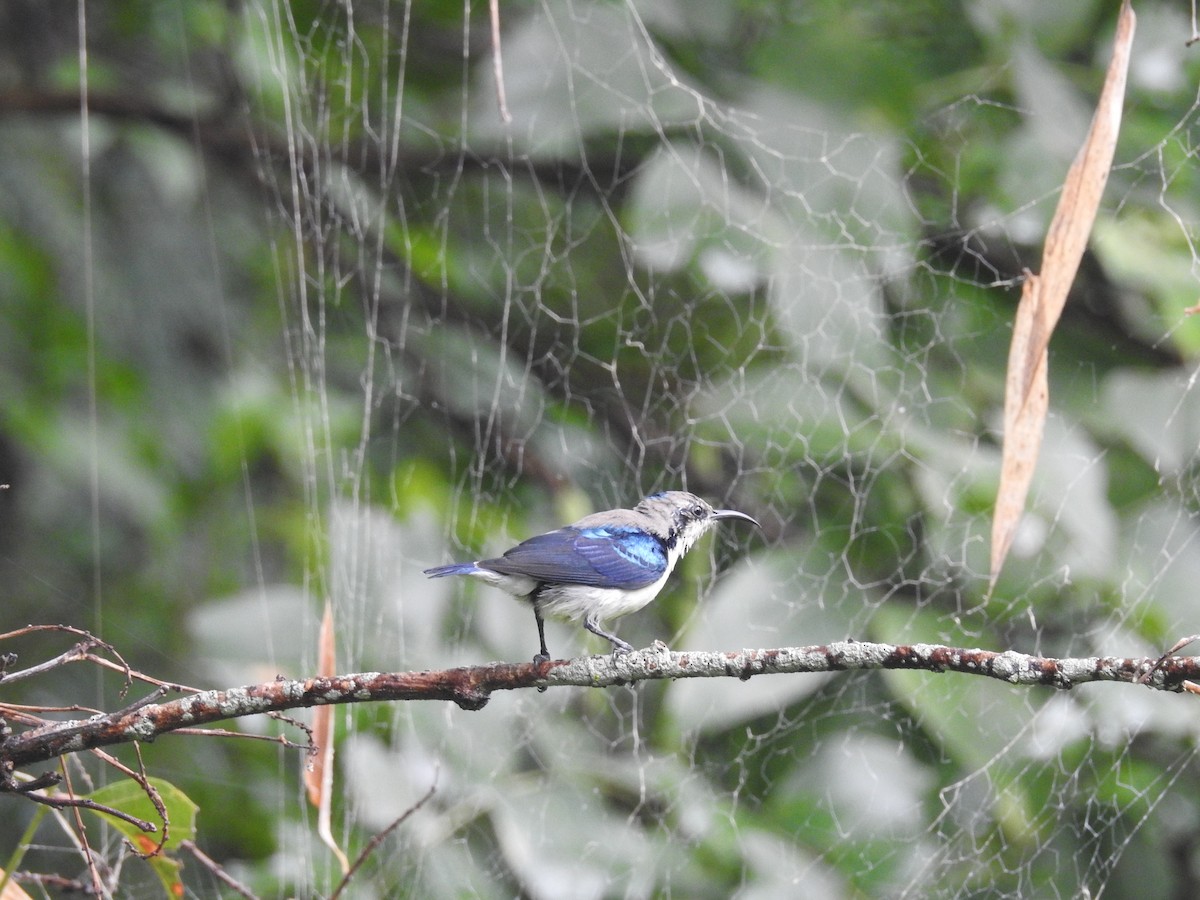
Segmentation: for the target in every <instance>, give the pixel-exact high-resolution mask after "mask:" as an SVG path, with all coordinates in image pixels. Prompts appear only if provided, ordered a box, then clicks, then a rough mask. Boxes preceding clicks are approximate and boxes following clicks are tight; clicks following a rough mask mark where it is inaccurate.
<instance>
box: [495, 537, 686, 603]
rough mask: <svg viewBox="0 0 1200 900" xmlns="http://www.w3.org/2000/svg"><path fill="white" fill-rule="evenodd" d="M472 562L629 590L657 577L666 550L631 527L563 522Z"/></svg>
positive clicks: (545, 578)
mask: <svg viewBox="0 0 1200 900" xmlns="http://www.w3.org/2000/svg"><path fill="white" fill-rule="evenodd" d="M476 565H478V566H479V567H481V568H485V569H491V570H492V571H493V572H499V573H501V574H502V575H524V576H526V577H528V578H533V579H536V580H537V581H546V582H551V583H554V584H585V585H589V586H591V587H603V588H630V589H632V588H640V587H645V586H646V585H649V584H653V583H654V582H656V581H658V579H659V578H661V577H662V574H663V572H665V571H666V569H667V550H666V547H664V546H663V543H662V541H660V540H659V539H658V538H656V537H654V536H653V535H651V534H647V533H646V532H644V531H640V530H638V529H636V528H629V527H603V526H599V527H592V528H583V529H579V528H572V527H567V528H560V529H558V530H557V531H551V532H548V533H547V534H539V535H538V536H537V537H532V538H530V539H529V540H527V541H523V542H522V543H520V544H517V546H515V547H513V548H512V549H511V550H509V551H508V552H507V553H505V554H504V555H503V556H501V557H498V558H496V559H485V560H481V561H480V562H478V563H476Z"/></svg>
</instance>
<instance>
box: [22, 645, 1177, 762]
mask: <svg viewBox="0 0 1200 900" xmlns="http://www.w3.org/2000/svg"><path fill="white" fill-rule="evenodd" d="M871 669H914V670H924V671H928V672H959V673H963V674H968V675H983V676H986V677H989V678H995V679H998V680H1000V681H1004V682H1007V683H1009V684H1026V685H1045V686H1049V687H1055V688H1060V689H1066V688H1071V687H1074V686H1076V685H1079V684H1086V683H1088V682H1093V681H1123V682H1127V683H1130V684H1133V683H1136V682H1139V681H1142V680H1143V679H1144V682H1143V683H1144V684H1145V685H1146V686H1148V687H1151V688H1155V689H1158V690H1171V691H1180V690H1183V689H1184V688H1185V687H1187V686H1188V683H1189V682H1192V681H1197V680H1200V657H1165V658H1163V659H1160V660H1154V659H1148V658H1132V659H1127V658H1121V657H1087V658H1078V659H1051V658H1045V657H1038V656H1029V655H1027V654H1024V653H1017V652H1015V651H1012V650H1008V651H1004V652H996V651H992V650H975V649H960V648H955V647H945V646H941V645H936V644H913V645H908V646H904V645H894V644H875V643H864V642H860V641H840V642H837V643H832V644H825V645H819V646H812V647H785V648H782V649H776V650H740V651H680V652H672V651H670V650H668V649H667V648H666V647H664V646H662V645H657V646H655V647H652V648H650V649H646V650H639V651H635V652H633V653H627V654H623V655H608V656H589V657H580V658H578V659H571V660H550V661H549V662H545V663H541V664H534V663H490V664H488V665H482V666H470V667H464V668H458V669H445V670H440V671H429V672H389V673H378V672H367V673H360V674H353V675H337V676H333V677H330V678H308V679H303V680H285V679H279V680H277V681H272V682H268V683H266V684H255V685H248V686H246V687H239V688H233V689H231V690H226V691H204V692H201V693H196V694H190V695H188V696H186V697H180V698H178V699H174V700H167V701H163V702H156V703H135V704H133V705H131V706H129V707H126V708H125V709H123V710H119V711H117V712H113V713H108V714H101V715H95V716H92V717H90V718H87V719H82V720H71V721H63V722H54V723H50V724H46V725H42V726H40V727H38V728H33V729H30V730H28V731H23V732H20V733H16V734H11V735H9V736H7V737H6V738H5V739H4V740H3V741H2V742H0V771H8V772H11V771H12V770H13V769H14V768H19V767H21V766H27V765H30V764H32V763H37V762H44V761H46V760H49V759H53V758H55V757H58V756H61V755H64V754H67V753H77V752H79V751H81V750H90V749H93V748H96V747H104V746H111V745H115V744H122V743H129V742H131V741H152V740H154V739H155V738H157V737H158V736H159V735H162V734H168V733H170V732H172V731H176V730H178V729H182V728H195V727H196V726H199V725H205V724H209V723H212V722H220V721H224V720H228V719H236V718H240V717H242V716H249V715H257V714H259V713H267V712H279V711H282V710H287V709H297V708H303V707H309V706H320V705H323V704H340V703H366V702H377V701H388V700H450V701H453V702H454V703H457V704H458V705H459V706H461V707H462V708H463V709H469V710H476V709H481V708H482V707H483V706H484V705H486V704H487V701H488V699H489V697H490V696H491V694H492V692H494V691H507V690H516V689H518V688H532V687H565V686H574V687H608V686H612V685H618V684H630V683H633V682H637V681H648V680H658V679H664V678H671V679H674V678H720V677H730V676H732V677H735V678H741V679H749V678H752V677H754V676H758V675H784V674H802V673H806V672H838V671H865V670H871ZM0 712H2V707H0Z"/></svg>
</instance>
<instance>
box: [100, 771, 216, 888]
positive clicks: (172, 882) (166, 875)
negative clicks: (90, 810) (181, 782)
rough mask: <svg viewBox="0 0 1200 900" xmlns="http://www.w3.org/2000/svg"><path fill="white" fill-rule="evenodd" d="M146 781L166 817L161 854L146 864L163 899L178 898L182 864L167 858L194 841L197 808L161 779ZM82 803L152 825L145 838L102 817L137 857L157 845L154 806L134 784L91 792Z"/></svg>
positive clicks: (119, 821)
mask: <svg viewBox="0 0 1200 900" xmlns="http://www.w3.org/2000/svg"><path fill="white" fill-rule="evenodd" d="M147 781H148V782H149V783H150V785H151V786H152V787H153V788H154V790H155V791H157V792H158V796H159V797H160V798H161V799H162V803H163V807H164V809H165V810H166V814H167V823H168V831H167V840H166V842H165V843H164V844H163V848H162V851H161V852H160V853H158V854H156V855H155V856H152V857H150V858H149V859H147V860H146V861H147V862H148V863H149V864H150V866H151V868H152V869H154V872H155V874H156V875H158V877H159V880H160V881H162V885H163V892H164V894H165V895H166V896H167V897H172V898H173V897H178V896H180V895H181V894H182V892H183V882H182V881H181V880H180V877H179V873H180V871H181V870H182V868H183V864H182V863H181V862H179V860H177V859H173V858H171V853H172V852H173V851H174V850H175V849H176V848H178V847H179V844H180V842H181V841H185V840H187V841H190V840H193V839H194V838H195V836H196V811H197V810H198V809H199V807H198V806H196V804H195V803H193V802H192V800H191V798H190V797H188V796H187V794H185V793H184V792H183V791H181V790H180V789H179V788H177V787H175V785H173V784H171V783H170V782H169V781H164V780H163V779H161V778H149V779H147ZM85 799H88V800H91V801H92V802H94V803H99V804H101V805H103V806H109V807H112V808H113V809H117V810H120V811H121V812H123V813H126V814H128V815H130V816H134V817H136V818H139V819H144V820H146V821H147V822H153V823H154V824H155V826H156V827H157V828H158V831H157V832H155V833H150V834H148V833H146V832H144V831H142V830H141V829H140V828H138V827H137V826H136V825H134V824H132V823H131V822H126V821H125V820H124V819H118V818H116V817H113V816H107V815H106V816H105V817H104V820H105V822H106V823H107V824H108V825H110V826H112V827H113V828H115V829H116V830H117V831H119V832H120V833H121V834H123V835H125V837H127V838H129V842H130V843H131V844H132V845H133V846H134V848H135V849H136V850H137V851H138V852H139V853H149V852H151V851H152V850H154V848H155V847H156V846H157V845H158V841H159V839H160V838H161V837H162V828H163V822H162V817H161V816H160V814H159V812H158V810H157V809H155V807H154V803H153V802H152V801H151V800H150V797H149V796H148V795H147V793H146V791H145V790H144V789H143V788H142V786H141V785H139V784H138V783H137V782H135V781H132V780H129V779H126V780H123V781H117V782H114V783H112V784H108V785H105V786H104V787H102V788H100V789H99V790H96V791H93V792H92V793H91V794H90V795H89V796H88V797H87V798H85ZM102 815H103V814H102Z"/></svg>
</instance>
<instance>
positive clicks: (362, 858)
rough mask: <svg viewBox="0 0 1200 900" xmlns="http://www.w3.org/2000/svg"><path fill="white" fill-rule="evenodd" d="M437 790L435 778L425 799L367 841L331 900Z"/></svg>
mask: <svg viewBox="0 0 1200 900" xmlns="http://www.w3.org/2000/svg"><path fill="white" fill-rule="evenodd" d="M436 790H437V779H436V778H434V782H433V784H431V785H430V786H429V790H427V791H426V792H425V796H424V797H422V798H421V799H420V800H418V801H417V802H416V803H414V804H413V805H412V806H410V807H409V808H408V809H406V810H405V811H404V813H403V814H402V815H401V816H400V818H398V819H396V821H395V822H393V823H392V824H391V825H389V826H388V827H387V828H385V829H383V831H380V832H379V833H378V834H375V835H374V836H373V837H372V838H371V840H369V841H367V846H365V847H363V850H362V853H360V854H358V856H357V857H356V858H355V860H354V863H353V864H352V865H351V866H350V868H349V869H348V870H347V872H346V874H345V875H343V876H342V880H341V881H339V882H338V886H337V887H336V888H334V891H333V893H332V894H331V895H330V898H329V900H337V898H338V897H340V896H341V895H342V891H344V890H345V889H346V887H347V886H348V885H349V884H350V879H351V878H352V877H354V873H355V872H357V871H358V870H359V868H360V867H361V866H362V864H363V863H365V862H366V861H367V857H369V856H370V855H371V854H372V853H374V852H375V849H376V848H377V847H378V846H379V845H380V844H382V843H383V842H384V840H385V839H386V838H387V836H388V835H389V834H391V833H392V832H393V831H395V830H396V829H397V828H399V827H400V826H401V825H402V824H404V822H405V820H407V819H408V817H409V816H411V815H412V814H413V813H415V812H416V811H417V810H419V809H420V808H421V807H422V806H424V805H425V804H426V803H427V802H428V800H429V798H430V797H432V796H433V795H434V792H435V791H436Z"/></svg>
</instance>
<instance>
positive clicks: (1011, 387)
mask: <svg viewBox="0 0 1200 900" xmlns="http://www.w3.org/2000/svg"><path fill="white" fill-rule="evenodd" d="M1135 19H1136V17H1135V16H1134V14H1133V8H1132V7H1131V6H1130V5H1129V0H1124V2H1123V3H1122V4H1121V13H1120V16H1119V17H1118V19H1117V34H1116V40H1115V42H1114V44H1113V56H1112V61H1111V62H1110V63H1109V65H1108V74H1107V75H1106V76H1105V79H1104V88H1103V90H1101V92H1100V99H1099V101H1098V102H1097V104H1096V114H1095V116H1094V117H1093V118H1092V127H1091V128H1090V129H1089V130H1088V135H1087V138H1086V140H1085V141H1084V143H1083V146H1082V147H1081V148H1080V150H1079V153H1078V155H1077V156H1076V157H1075V161H1074V162H1072V163H1071V168H1070V170H1069V171H1068V172H1067V177H1066V180H1065V181H1064V182H1063V190H1062V196H1061V197H1060V198H1059V201H1058V208H1057V209H1055V211H1054V218H1053V219H1052V220H1051V221H1050V228H1049V230H1048V231H1047V232H1046V246H1045V248H1044V250H1043V252H1042V271H1041V273H1040V274H1039V275H1036V276H1035V275H1028V276H1027V278H1026V281H1025V286H1024V288H1023V290H1022V292H1021V302H1020V304H1019V305H1018V307H1017V318H1016V322H1015V323H1014V326H1013V338H1012V345H1011V347H1010V349H1009V354H1008V374H1007V377H1006V380H1005V386H1004V451H1003V458H1002V461H1001V466H1000V488H999V491H998V493H997V495H996V511H995V514H994V517H993V519H992V557H991V582H990V586H989V589H990V588H991V587H995V585H996V579H997V578H998V577H999V576H1000V567H1001V566H1003V565H1004V559H1005V557H1006V556H1008V551H1009V548H1011V547H1012V540H1013V536H1014V535H1015V534H1016V531H1017V525H1018V523H1019V522H1020V519H1021V513H1022V511H1023V510H1024V508H1025V498H1026V496H1028V493H1029V485H1030V482H1031V481H1032V479H1033V470H1034V466H1035V465H1036V464H1037V457H1038V451H1039V450H1040V449H1041V443H1042V433H1043V430H1044V427H1045V423H1046V411H1047V409H1048V405H1049V387H1048V385H1047V375H1046V369H1047V360H1048V356H1047V348H1048V347H1049V345H1050V336H1051V334H1053V332H1054V327H1055V326H1056V325H1057V324H1058V320H1059V317H1060V316H1061V315H1062V311H1063V307H1064V306H1065V305H1066V302H1067V294H1068V292H1069V291H1070V289H1071V284H1072V282H1074V280H1075V274H1076V273H1077V272H1078V271H1079V262H1080V260H1082V259H1083V252H1084V250H1085V249H1087V242H1088V236H1089V235H1090V234H1091V231H1092V224H1093V223H1094V222H1095V220H1096V211H1097V210H1098V209H1099V208H1100V198H1101V195H1102V194H1103V193H1104V185H1105V183H1106V182H1107V181H1108V173H1109V170H1110V169H1111V168H1112V160H1113V153H1114V151H1115V149H1116V146H1117V135H1118V134H1119V133H1120V130H1121V107H1122V105H1123V103H1124V99H1125V80H1126V75H1127V74H1128V71H1129V53H1130V48H1131V47H1132V45H1133V32H1134V24H1135Z"/></svg>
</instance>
